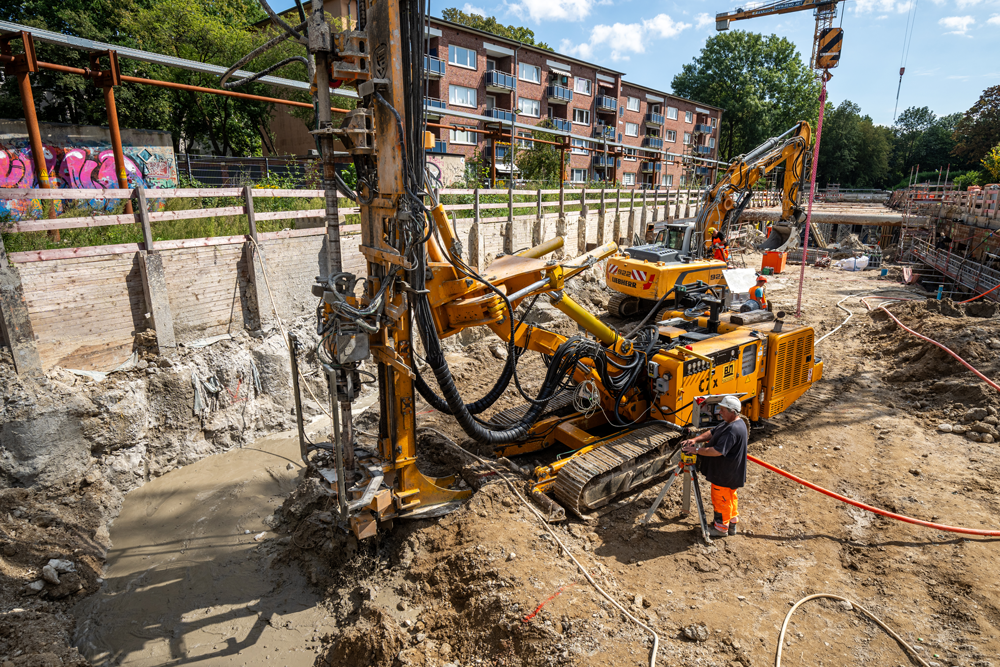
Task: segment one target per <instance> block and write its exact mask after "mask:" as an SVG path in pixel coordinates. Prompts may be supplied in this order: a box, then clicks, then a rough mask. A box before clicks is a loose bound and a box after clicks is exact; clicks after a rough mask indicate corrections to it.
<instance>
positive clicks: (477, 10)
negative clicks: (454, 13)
mask: <svg viewBox="0 0 1000 667" xmlns="http://www.w3.org/2000/svg"><path fill="white" fill-rule="evenodd" d="M462 11H463V12H465V13H466V14H479V15H480V16H486V10H485V9H483V8H482V7H473V6H472V3H469V2H467V3H465V6H464V7H462Z"/></svg>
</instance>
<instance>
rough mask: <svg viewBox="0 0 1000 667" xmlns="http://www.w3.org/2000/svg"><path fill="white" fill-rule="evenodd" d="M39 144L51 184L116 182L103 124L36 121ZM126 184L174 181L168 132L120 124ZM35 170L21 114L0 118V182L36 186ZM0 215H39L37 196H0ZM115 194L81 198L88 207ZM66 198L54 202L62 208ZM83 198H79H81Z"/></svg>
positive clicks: (106, 204)
mask: <svg viewBox="0 0 1000 667" xmlns="http://www.w3.org/2000/svg"><path fill="white" fill-rule="evenodd" d="M40 129H41V133H42V146H43V147H44V149H45V166H46V171H48V174H49V182H50V183H51V185H52V186H53V187H56V188H95V189H105V188H117V187H118V180H117V178H116V177H115V158H114V155H113V154H112V152H111V134H110V133H109V132H108V129H107V128H106V127H95V126H89V125H87V126H83V125H63V124H60V123H41V124H40ZM122 147H123V152H124V153H125V171H126V173H127V176H128V184H129V187H135V186H137V185H142V186H143V187H146V188H152V189H155V188H175V187H177V165H176V163H175V162H174V149H173V143H172V142H171V139H170V133H169V132H158V131H155V130H122ZM37 187H39V184H38V174H37V173H36V170H35V161H34V157H33V155H32V152H31V146H30V144H29V142H28V133H27V129H26V128H25V125H24V121H23V120H0V188H37ZM2 196H3V195H2V191H0V219H3V218H7V219H8V220H27V219H32V218H39V217H41V215H42V206H41V203H40V202H39V200H37V199H2ZM116 202H117V200H104V199H100V200H92V201H90V202H86V203H85V205H89V206H90V207H91V208H93V209H104V210H108V209H111V208H112V207H113V206H114V205H115V203H116ZM67 203H69V202H58V201H57V202H56V209H57V211H58V210H62V208H63V205H65V204H67ZM81 203H82V202H81Z"/></svg>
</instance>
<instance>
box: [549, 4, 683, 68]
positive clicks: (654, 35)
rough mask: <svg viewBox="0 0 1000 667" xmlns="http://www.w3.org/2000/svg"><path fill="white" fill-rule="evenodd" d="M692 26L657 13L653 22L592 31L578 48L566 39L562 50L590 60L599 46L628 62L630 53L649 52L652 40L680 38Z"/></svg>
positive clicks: (597, 26)
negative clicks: (647, 46)
mask: <svg viewBox="0 0 1000 667" xmlns="http://www.w3.org/2000/svg"><path fill="white" fill-rule="evenodd" d="M690 27H691V24H690V23H683V22H681V21H674V20H673V19H672V18H670V16H668V15H667V14H657V15H656V16H654V17H653V18H651V19H643V20H642V23H615V24H614V25H604V24H598V25H595V26H594V27H593V28H591V30H590V39H589V40H588V41H586V42H584V43H582V44H577V45H574V44H573V43H572V42H570V41H569V40H567V39H564V40H563V41H562V43H561V44H560V45H559V50H560V51H562V52H564V53H568V54H569V55H573V56H577V57H578V58H583V59H584V60H590V59H593V57H594V48H595V47H597V46H606V47H608V48H610V49H611V59H612V60H615V61H619V60H628V59H629V57H630V56H629V53H645V51H646V44H647V43H648V42H649V41H652V40H654V39H669V38H671V37H676V36H677V35H679V34H680V33H681V32H682V31H684V30H687V29H688V28H690Z"/></svg>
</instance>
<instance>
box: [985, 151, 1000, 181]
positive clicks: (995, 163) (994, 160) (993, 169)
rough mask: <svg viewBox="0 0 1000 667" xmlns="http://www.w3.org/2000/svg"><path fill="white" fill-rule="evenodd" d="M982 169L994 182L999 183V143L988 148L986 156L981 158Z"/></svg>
mask: <svg viewBox="0 0 1000 667" xmlns="http://www.w3.org/2000/svg"><path fill="white" fill-rule="evenodd" d="M981 164H982V165H983V169H985V170H986V171H987V172H989V174H990V176H991V177H992V178H993V182H994V183H1000V144H997V145H996V146H994V147H993V148H991V149H990V152H989V153H987V154H986V157H984V158H983V159H982V162H981Z"/></svg>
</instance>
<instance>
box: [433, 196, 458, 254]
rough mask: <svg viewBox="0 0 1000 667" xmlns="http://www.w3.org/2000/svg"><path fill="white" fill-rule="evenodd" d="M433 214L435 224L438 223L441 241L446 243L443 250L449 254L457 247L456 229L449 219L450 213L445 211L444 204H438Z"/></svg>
mask: <svg viewBox="0 0 1000 667" xmlns="http://www.w3.org/2000/svg"><path fill="white" fill-rule="evenodd" d="M431 215H432V216H433V217H434V224H435V225H437V228H438V233H439V234H440V235H441V241H442V243H444V248H442V250H444V251H445V253H447V254H451V252H452V248H454V247H455V231H454V230H453V229H452V228H451V221H450V220H448V214H447V213H445V211H444V206H443V205H441V204H438V205H437V206H435V207H434V208H432V209H431Z"/></svg>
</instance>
